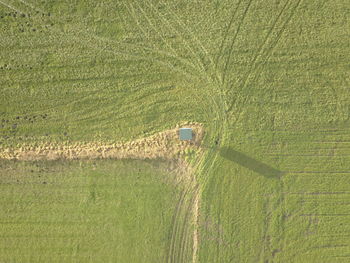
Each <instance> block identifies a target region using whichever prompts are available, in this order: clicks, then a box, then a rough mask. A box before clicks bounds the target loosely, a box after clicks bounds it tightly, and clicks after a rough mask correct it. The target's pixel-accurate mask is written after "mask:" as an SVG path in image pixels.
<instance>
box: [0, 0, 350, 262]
mask: <svg viewBox="0 0 350 263" xmlns="http://www.w3.org/2000/svg"><path fill="white" fill-rule="evenodd" d="M3 1H5V0H3ZM6 3H8V4H10V5H11V6H15V7H16V8H18V9H20V10H23V12H26V13H28V12H30V13H31V17H30V18H18V17H17V18H13V17H5V18H3V19H1V20H0V21H1V22H0V30H1V31H0V32H1V37H2V38H1V40H0V46H1V51H0V66H1V65H4V64H6V65H8V67H6V68H4V69H1V71H0V74H1V75H0V76H1V78H0V89H1V93H2V96H0V105H1V108H0V113H1V116H0V118H1V120H0V121H2V119H4V121H3V122H2V123H1V124H0V125H2V126H1V138H0V140H1V143H2V146H1V147H7V146H15V145H18V144H20V143H21V142H37V143H41V142H46V141H60V142H62V141H65V140H70V141H102V142H104V141H119V140H122V141H123V140H128V139H132V138H136V137H140V136H145V135H147V134H152V133H154V132H157V131H161V130H163V129H166V128H169V127H173V125H175V124H176V123H178V122H180V121H183V120H190V121H197V122H202V123H204V125H205V128H206V137H205V140H204V145H205V147H206V155H205V156H204V159H203V160H201V163H200V164H201V165H200V166H199V169H198V170H197V172H196V176H197V178H198V180H199V181H200V189H201V190H202V195H201V208H200V225H199V228H200V240H199V241H200V247H199V254H198V261H199V262H210V263H211V262H261V263H267V262H269V263H271V262H281V263H288V262H293V263H294V262H306V263H309V262H311V263H312V262H315V263H316V262H317V263H319V262H327V263H328V262H348V261H349V257H350V249H349V247H350V238H349V235H350V232H349V231H350V224H349V223H348V221H349V220H348V218H349V214H348V211H349V200H350V197H349V190H350V185H349V183H348V178H347V176H348V174H349V171H350V169H349V168H350V167H349V166H350V165H349V164H350V162H349V161H350V160H349V156H350V148H349V147H350V137H349V136H350V135H349V131H350V129H349V127H350V118H349V112H350V108H349V101H350V92H349V71H350V67H349V61H350V44H349V43H350V40H349V28H350V21H349V12H350V9H349V4H348V1H347V0H334V1H324V0H322V1H306V0H302V1H299V0H296V1H292V0H289V1H288V0H282V1H275V0H268V1H262V0H254V1H251V0H242V1H240V0H234V1H226V0H224V1H185V0H171V1H154V0H149V1H148V0H146V1H132V0H130V1H126V0H125V1H108V2H107V1H104V3H103V5H102V4H99V3H97V2H96V1H73V2H72V1H59V2H57V1H46V2H45V3H41V4H40V6H39V4H37V6H36V7H37V8H40V9H41V10H44V11H45V12H44V13H45V14H47V12H50V16H46V15H44V16H43V15H42V13H40V12H39V13H38V14H35V12H34V11H33V10H32V9H31V8H30V7H28V5H25V4H23V3H21V2H19V1H7V2H6ZM27 3H28V2H27ZM30 3H33V4H35V3H34V1H33V2H30ZM9 11H10V10H9V9H8V8H7V7H6V6H4V5H2V6H1V9H0V12H1V13H2V14H3V13H7V12H9ZM26 22H28V23H30V24H31V26H27V25H26ZM51 24H53V25H51ZM45 25H46V26H47V28H46V27H45ZM22 27H23V28H24V29H25V32H19V29H21V28H22ZM32 28H36V29H38V30H37V31H35V32H33V31H30V30H32ZM40 31H42V32H40ZM45 114H47V115H45ZM17 116H18V117H19V119H16V118H17ZM25 116H27V118H25ZM33 116H36V118H33ZM42 116H45V117H42ZM28 118H31V119H30V120H28ZM14 124H17V126H16V125H15V126H14ZM215 140H217V141H218V144H217V145H216V144H215V143H214V142H215ZM188 158H190V159H191V160H192V161H193V158H192V157H188ZM197 161H198V160H197ZM193 163H194V161H193ZM180 214H181V213H180ZM185 214H186V213H184V215H183V216H179V217H178V220H179V221H181V222H183V220H184V218H186V216H185ZM175 225H176V226H183V224H182V223H179V222H178V223H176V224H175ZM175 229H176V227H175ZM184 229H185V228H184ZM174 231H175V232H172V233H173V234H174V233H176V234H174V235H175V238H176V240H178V241H176V242H175V243H176V244H177V248H176V249H175V248H174V246H171V247H172V251H175V252H172V254H171V255H172V256H171V257H168V258H167V261H168V262H187V261H186V260H188V257H186V256H185V257H181V256H180V255H181V251H183V250H184V249H185V248H186V247H187V249H189V248H188V247H191V244H190V243H188V244H187V243H184V245H183V246H179V245H178V244H180V243H181V238H182V237H181V235H182V234H181V233H185V232H186V231H183V232H182V231H180V232H178V231H176V230H174ZM184 235H185V234H184ZM187 235H188V234H186V237H185V239H187ZM173 237H174V236H173Z"/></svg>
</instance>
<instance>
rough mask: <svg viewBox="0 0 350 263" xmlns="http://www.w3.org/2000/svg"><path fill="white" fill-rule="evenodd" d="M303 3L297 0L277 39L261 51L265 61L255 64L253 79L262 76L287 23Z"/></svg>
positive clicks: (255, 79)
mask: <svg viewBox="0 0 350 263" xmlns="http://www.w3.org/2000/svg"><path fill="white" fill-rule="evenodd" d="M300 3H301V0H299V1H298V2H297V4H296V5H295V6H294V8H293V9H292V12H291V14H290V16H289V17H288V18H287V19H286V21H285V22H284V23H283V24H282V28H281V29H280V31H278V33H277V37H276V39H275V41H273V42H272V44H271V47H270V48H266V49H265V51H264V52H262V53H261V56H262V58H263V62H262V63H261V64H260V65H259V64H255V66H254V69H253V71H254V72H255V74H254V78H253V81H252V82H254V81H257V79H258V77H259V76H260V73H261V72H262V70H263V66H264V65H265V64H266V62H267V61H268V60H269V58H270V57H271V55H272V51H273V50H274V48H275V47H276V46H277V44H278V42H279V40H280V39H281V36H282V34H283V32H284V31H285V29H286V27H287V25H288V24H289V22H290V20H291V19H292V17H293V16H294V14H295V12H296V9H297V8H298V7H299V5H300Z"/></svg>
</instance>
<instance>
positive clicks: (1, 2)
mask: <svg viewBox="0 0 350 263" xmlns="http://www.w3.org/2000/svg"><path fill="white" fill-rule="evenodd" d="M0 4H2V5H3V6H6V7H7V8H9V9H11V10H14V11H16V12H18V13H20V14H24V13H23V12H22V11H20V10H19V9H17V8H15V7H13V6H12V5H9V4H7V3H5V2H3V1H1V0H0Z"/></svg>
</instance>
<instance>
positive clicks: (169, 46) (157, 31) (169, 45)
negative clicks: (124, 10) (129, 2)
mask: <svg viewBox="0 0 350 263" xmlns="http://www.w3.org/2000/svg"><path fill="white" fill-rule="evenodd" d="M136 4H137V2H136ZM137 6H138V9H139V10H140V11H141V12H142V14H143V16H144V17H145V18H146V20H147V22H148V24H149V25H150V26H151V27H152V29H153V31H154V32H156V34H157V35H158V36H159V37H160V39H161V40H162V42H163V43H164V44H165V45H166V46H167V47H168V48H169V49H170V50H171V51H172V52H173V53H174V56H176V57H177V58H178V59H179V60H180V61H182V62H183V60H184V59H182V58H181V57H180V56H179V54H178V53H177V52H176V50H175V49H174V48H173V47H172V46H171V44H169V43H168V41H166V40H165V39H164V37H163V36H162V34H161V32H160V31H159V30H157V28H156V27H155V26H154V25H153V23H152V21H151V19H150V18H149V17H148V15H147V14H146V12H145V11H144V10H143V8H142V7H141V6H140V5H139V4H137ZM183 63H188V62H187V61H186V62H183Z"/></svg>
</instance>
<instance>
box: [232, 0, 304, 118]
mask: <svg viewBox="0 0 350 263" xmlns="http://www.w3.org/2000/svg"><path fill="white" fill-rule="evenodd" d="M287 2H290V0H287ZM300 3H301V0H298V2H297V4H296V5H295V6H294V8H293V10H292V12H291V14H290V16H289V17H288V18H287V19H286V21H285V22H284V23H283V25H282V28H281V30H280V31H279V33H278V34H277V37H276V40H275V41H274V42H272V46H271V47H270V48H269V49H266V50H267V51H265V52H263V53H261V55H265V59H266V58H269V53H270V52H271V51H272V49H273V48H274V47H275V46H276V45H277V43H278V41H279V39H280V38H281V36H282V34H283V32H284V30H285V28H286V27H287V25H288V23H289V22H290V20H291V19H292V17H293V15H294V14H295V12H296V9H297V8H298V7H299V5H300ZM283 10H285V8H284V9H283ZM283 10H282V12H283ZM278 17H281V12H280V15H279V16H278ZM276 23H277V20H276V21H275V23H274V26H275V24H276ZM272 31H273V30H269V34H271V33H272ZM269 34H268V36H267V37H266V38H265V41H264V43H263V44H262V45H261V46H260V48H259V50H258V51H257V53H256V55H255V57H254V59H253V60H252V62H251V63H250V66H249V67H250V68H249V70H248V74H246V77H245V78H244V81H243V85H242V88H241V90H244V89H245V88H246V85H247V83H248V79H249V76H250V75H251V74H252V72H254V70H255V76H258V74H257V73H258V72H256V69H257V67H258V66H257V64H256V60H257V58H258V57H259V53H260V52H261V50H262V49H263V47H264V45H265V43H267V40H268V37H269ZM232 87H233V84H232V85H231V89H232ZM248 99H249V98H248V97H245V99H244V100H243V102H242V103H243V104H245V103H246V102H247V100H248ZM233 106H234V104H233V103H231V105H230V106H229V107H228V111H231V110H232V108H233ZM241 113H242V112H240V113H239V115H241Z"/></svg>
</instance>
